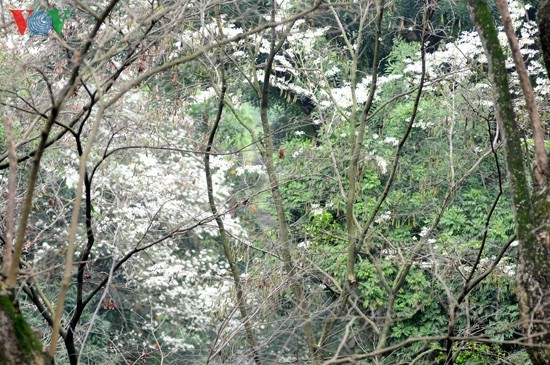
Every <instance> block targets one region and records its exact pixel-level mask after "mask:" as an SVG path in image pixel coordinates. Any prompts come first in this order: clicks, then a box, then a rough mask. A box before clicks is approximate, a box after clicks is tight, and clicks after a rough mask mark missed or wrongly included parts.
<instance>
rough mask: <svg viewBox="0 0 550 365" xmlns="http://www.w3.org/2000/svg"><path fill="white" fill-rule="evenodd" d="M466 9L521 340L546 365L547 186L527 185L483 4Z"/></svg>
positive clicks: (549, 327)
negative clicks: (503, 202) (474, 36)
mask: <svg viewBox="0 0 550 365" xmlns="http://www.w3.org/2000/svg"><path fill="white" fill-rule="evenodd" d="M545 2H546V3H548V0H546V1H545ZM543 8H544V6H543ZM468 9H469V12H470V17H471V18H472V21H473V22H474V24H475V26H476V28H477V30H478V32H479V36H480V38H481V42H482V44H483V48H484V50H485V54H486V55H487V61H488V64H489V79H490V81H491V86H492V89H493V98H494V104H495V111H496V116H497V122H498V125H499V129H500V130H501V132H502V136H503V140H504V153H505V158H506V168H507V172H508V181H509V184H510V195H511V198H512V204H513V207H514V217H515V224H516V230H517V235H518V240H519V249H518V251H519V252H518V263H517V269H516V280H517V292H518V298H519V305H520V313H521V320H522V325H523V334H524V340H525V343H526V344H527V345H528V346H527V351H528V352H529V356H530V358H531V361H532V362H533V365H543V364H545V365H546V364H550V321H549V319H550V271H549V270H548V264H549V263H550V230H549V227H550V196H549V194H548V188H547V184H544V185H543V186H535V187H533V186H532V185H530V184H529V181H528V179H527V176H528V174H527V173H526V164H525V160H526V157H525V155H524V150H523V149H522V146H521V134H520V130H519V127H518V126H517V124H516V117H515V112H514V108H513V104H512V98H511V95H510V89H509V83H508V71H507V70H506V64H505V61H506V59H505V57H504V53H503V52H502V48H501V45H500V44H499V41H498V36H497V30H496V27H495V23H494V21H493V18H492V16H491V13H490V11H489V8H488V6H487V3H486V2H485V1H483V0H468ZM547 174H548V172H547V171H546V175H547ZM545 178H546V179H547V178H548V176H545Z"/></svg>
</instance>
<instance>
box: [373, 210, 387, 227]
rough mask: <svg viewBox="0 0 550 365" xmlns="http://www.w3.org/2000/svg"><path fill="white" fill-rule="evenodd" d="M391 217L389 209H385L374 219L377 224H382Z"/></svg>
mask: <svg viewBox="0 0 550 365" xmlns="http://www.w3.org/2000/svg"><path fill="white" fill-rule="evenodd" d="M390 218H391V211H389V210H387V211H385V212H384V213H382V214H380V215H379V216H378V217H377V218H376V219H375V222H376V223H378V224H382V223H384V222H385V221H387V220H389V219H390Z"/></svg>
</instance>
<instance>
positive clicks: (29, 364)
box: [0, 284, 53, 365]
mask: <svg viewBox="0 0 550 365" xmlns="http://www.w3.org/2000/svg"><path fill="white" fill-rule="evenodd" d="M2 288H3V286H2V284H0V364H2V365H47V364H52V363H53V362H52V361H51V360H50V359H49V357H48V356H47V354H46V353H45V352H44V350H43V347H42V343H41V342H40V341H39V340H38V338H36V335H35V334H34V332H33V331H32V330H31V328H30V327H29V325H28V324H27V321H26V320H25V318H24V317H23V315H22V314H21V312H20V311H19V308H18V307H17V305H16V303H14V301H13V299H12V295H11V293H10V292H8V291H6V290H4V289H2Z"/></svg>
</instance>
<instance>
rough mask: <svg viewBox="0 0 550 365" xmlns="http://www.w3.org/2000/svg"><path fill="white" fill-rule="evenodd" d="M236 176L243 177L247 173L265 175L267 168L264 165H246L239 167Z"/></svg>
mask: <svg viewBox="0 0 550 365" xmlns="http://www.w3.org/2000/svg"><path fill="white" fill-rule="evenodd" d="M235 172H236V175H237V176H241V175H244V174H246V173H249V174H260V175H261V174H265V166H264V165H246V166H239V167H237V168H236V169H235Z"/></svg>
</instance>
